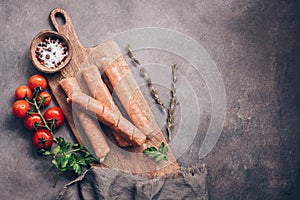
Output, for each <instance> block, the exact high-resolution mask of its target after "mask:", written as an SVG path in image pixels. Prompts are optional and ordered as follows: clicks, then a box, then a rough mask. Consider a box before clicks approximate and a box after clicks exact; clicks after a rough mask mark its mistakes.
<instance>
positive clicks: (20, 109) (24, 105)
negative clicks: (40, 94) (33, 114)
mask: <svg viewBox="0 0 300 200" xmlns="http://www.w3.org/2000/svg"><path fill="white" fill-rule="evenodd" d="M29 109H30V105H29V103H28V102H27V101H25V100H17V101H16V102H15V103H14V104H13V106H12V111H13V113H14V115H15V116H16V117H19V118H24V117H26V114H27V111H28V110H29Z"/></svg>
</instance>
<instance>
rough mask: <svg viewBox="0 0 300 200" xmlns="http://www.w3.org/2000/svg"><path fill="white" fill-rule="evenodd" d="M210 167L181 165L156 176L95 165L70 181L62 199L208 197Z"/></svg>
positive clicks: (146, 199)
mask: <svg viewBox="0 0 300 200" xmlns="http://www.w3.org/2000/svg"><path fill="white" fill-rule="evenodd" d="M206 176H207V169H206V166H205V165H204V164H198V165H196V166H193V167H189V168H181V169H180V170H179V171H178V172H176V173H175V172H174V173H172V174H167V175H165V176H161V177H155V178H153V179H149V178H147V177H146V176H145V175H133V174H129V173H126V172H122V171H118V170H114V169H102V168H98V167H91V168H90V169H89V170H87V171H86V172H85V173H84V174H83V175H82V176H80V177H78V178H77V179H76V180H74V181H72V182H71V183H69V184H67V185H66V186H65V187H64V188H63V190H62V191H61V193H60V194H59V196H58V198H57V199H58V200H83V199H84V200H90V199H91V200H96V199H107V200H111V199H125V200H127V199H128V200H130V199H142V200H148V199H157V200H161V199H170V200H177V199H193V200H194V199H200V200H207V199H208V192H207V188H206Z"/></svg>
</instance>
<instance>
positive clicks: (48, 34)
mask: <svg viewBox="0 0 300 200" xmlns="http://www.w3.org/2000/svg"><path fill="white" fill-rule="evenodd" d="M49 37H51V38H58V39H59V40H60V41H62V42H64V43H65V45H66V46H67V47H68V55H67V56H66V58H65V59H64V60H63V61H62V63H61V64H59V65H58V66H57V67H56V68H48V67H46V66H44V65H43V64H41V63H40V61H39V60H38V59H37V57H36V52H35V51H36V49H37V47H38V45H39V44H40V42H42V41H43V40H44V39H45V38H49ZM72 52H73V51H72V47H71V43H70V41H69V40H68V39H67V38H66V37H65V36H63V35H61V34H58V33H57V32H55V31H42V32H40V33H38V34H37V35H36V36H35V37H34V38H33V40H32V42H31V45H30V57H31V60H32V63H33V65H34V66H35V67H36V68H37V70H39V71H41V72H44V73H48V74H51V73H55V72H58V71H60V70H61V69H62V68H64V67H65V66H66V65H67V64H68V63H69V62H70V60H71V58H72Z"/></svg>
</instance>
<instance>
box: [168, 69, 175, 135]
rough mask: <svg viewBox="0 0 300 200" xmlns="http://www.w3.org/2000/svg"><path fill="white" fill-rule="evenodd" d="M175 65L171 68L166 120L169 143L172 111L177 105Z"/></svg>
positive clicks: (172, 123) (172, 120) (172, 122)
mask: <svg viewBox="0 0 300 200" xmlns="http://www.w3.org/2000/svg"><path fill="white" fill-rule="evenodd" d="M177 69H178V68H177V65H176V64H175V65H173V67H172V75H173V80H172V89H171V99H170V105H169V109H168V118H167V124H166V129H167V134H168V140H169V141H170V140H171V139H172V130H173V126H174V111H175V107H176V104H177V97H176V82H177Z"/></svg>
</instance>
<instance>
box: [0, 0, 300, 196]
mask: <svg viewBox="0 0 300 200" xmlns="http://www.w3.org/2000/svg"><path fill="white" fill-rule="evenodd" d="M55 7H62V8H64V9H66V10H67V12H68V13H69V14H70V16H71V19H72V21H73V24H74V26H75V29H76V32H77V34H78V36H79V38H80V40H81V41H82V43H83V44H84V45H86V46H94V45H97V44H98V43H100V42H101V41H103V40H105V39H107V38H109V37H111V36H112V35H114V34H117V33H120V32H122V31H125V30H128V29H132V28H140V27H151V26H154V27H162V28H169V29H173V30H177V31H179V32H182V33H184V34H186V35H188V36H190V37H192V38H193V39H195V40H196V41H197V42H199V43H200V44H201V45H203V46H204V47H205V49H206V50H207V51H208V53H209V54H210V55H211V57H212V58H213V60H214V61H215V62H216V64H217V66H218V68H219V70H220V73H221V76H222V78H223V80H224V84H225V88H226V95H227V116H226V122H225V126H224V129H223V132H222V135H221V137H220V139H219V141H218V143H217V145H216V146H215V148H214V149H213V151H212V152H211V153H210V154H209V155H208V156H207V157H206V158H204V159H203V161H204V162H205V163H207V166H208V169H209V177H208V190H209V194H210V198H211V199H297V197H299V196H300V193H299V191H300V188H299V180H300V177H299V173H300V169H299V166H300V152H299V149H300V146H299V145H300V141H299V138H300V137H299V134H300V131H299V130H300V127H299V111H300V107H299V106H300V104H299V96H300V94H299V86H300V83H299V80H300V78H299V76H300V66H299V65H300V44H299V39H300V13H299V12H300V2H299V1H298V0H286V1H271V0H269V1H268V0H260V1H259V0H244V1H241V0H205V1H196V0H195V1H180V0H176V1H175V0H173V1H171V0H170V1H161V2H160V1H149V0H148V1H132V0H128V1H117V0H114V1H96V0H94V1H21V0H16V1H12V0H11V1H4V0H2V1H1V2H0V20H1V21H0V25H1V32H0V34H1V35H0V44H1V54H0V63H1V64H0V70H1V73H0V74H1V89H2V95H1V99H0V101H1V111H0V112H1V118H0V120H1V121H0V123H1V127H0V128H1V131H0V132H1V134H0V194H1V195H0V196H1V199H18V200H20V199H54V198H55V197H56V196H57V194H58V193H59V191H60V190H61V188H62V187H63V185H64V184H65V183H67V182H69V181H71V180H72V179H73V178H74V176H72V174H68V175H66V176H63V177H62V178H61V179H60V181H59V183H58V185H57V187H56V188H52V183H53V181H52V178H53V176H54V172H49V171H47V168H48V165H49V160H45V159H44V158H43V157H42V156H40V155H38V153H37V152H36V150H35V149H34V148H33V147H32V145H31V142H30V139H31V136H30V133H29V132H28V131H26V130H24V128H23V124H22V120H18V119H15V117H13V116H12V114H11V105H12V103H13V100H14V96H13V93H14V90H15V88H16V87H17V86H18V85H20V84H24V83H26V82H27V79H28V78H29V76H30V75H31V74H34V73H36V71H35V69H34V68H33V67H32V64H31V61H30V59H29V46H30V42H31V40H32V39H33V37H34V36H35V35H36V34H37V33H38V32H40V31H42V30H46V29H50V26H49V20H48V15H49V12H50V11H51V10H52V9H53V8H55ZM57 134H58V135H63V136H65V137H67V138H71V136H70V132H69V129H68V127H67V125H64V126H63V127H61V128H60V130H59V131H58V132H57ZM198 150H199V144H198V143H197V140H196V142H195V143H194V144H193V145H192V146H191V148H190V150H189V151H188V153H186V155H185V156H183V157H182V158H181V159H180V163H181V164H182V165H184V166H188V165H191V164H194V163H195V162H197V153H198Z"/></svg>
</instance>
